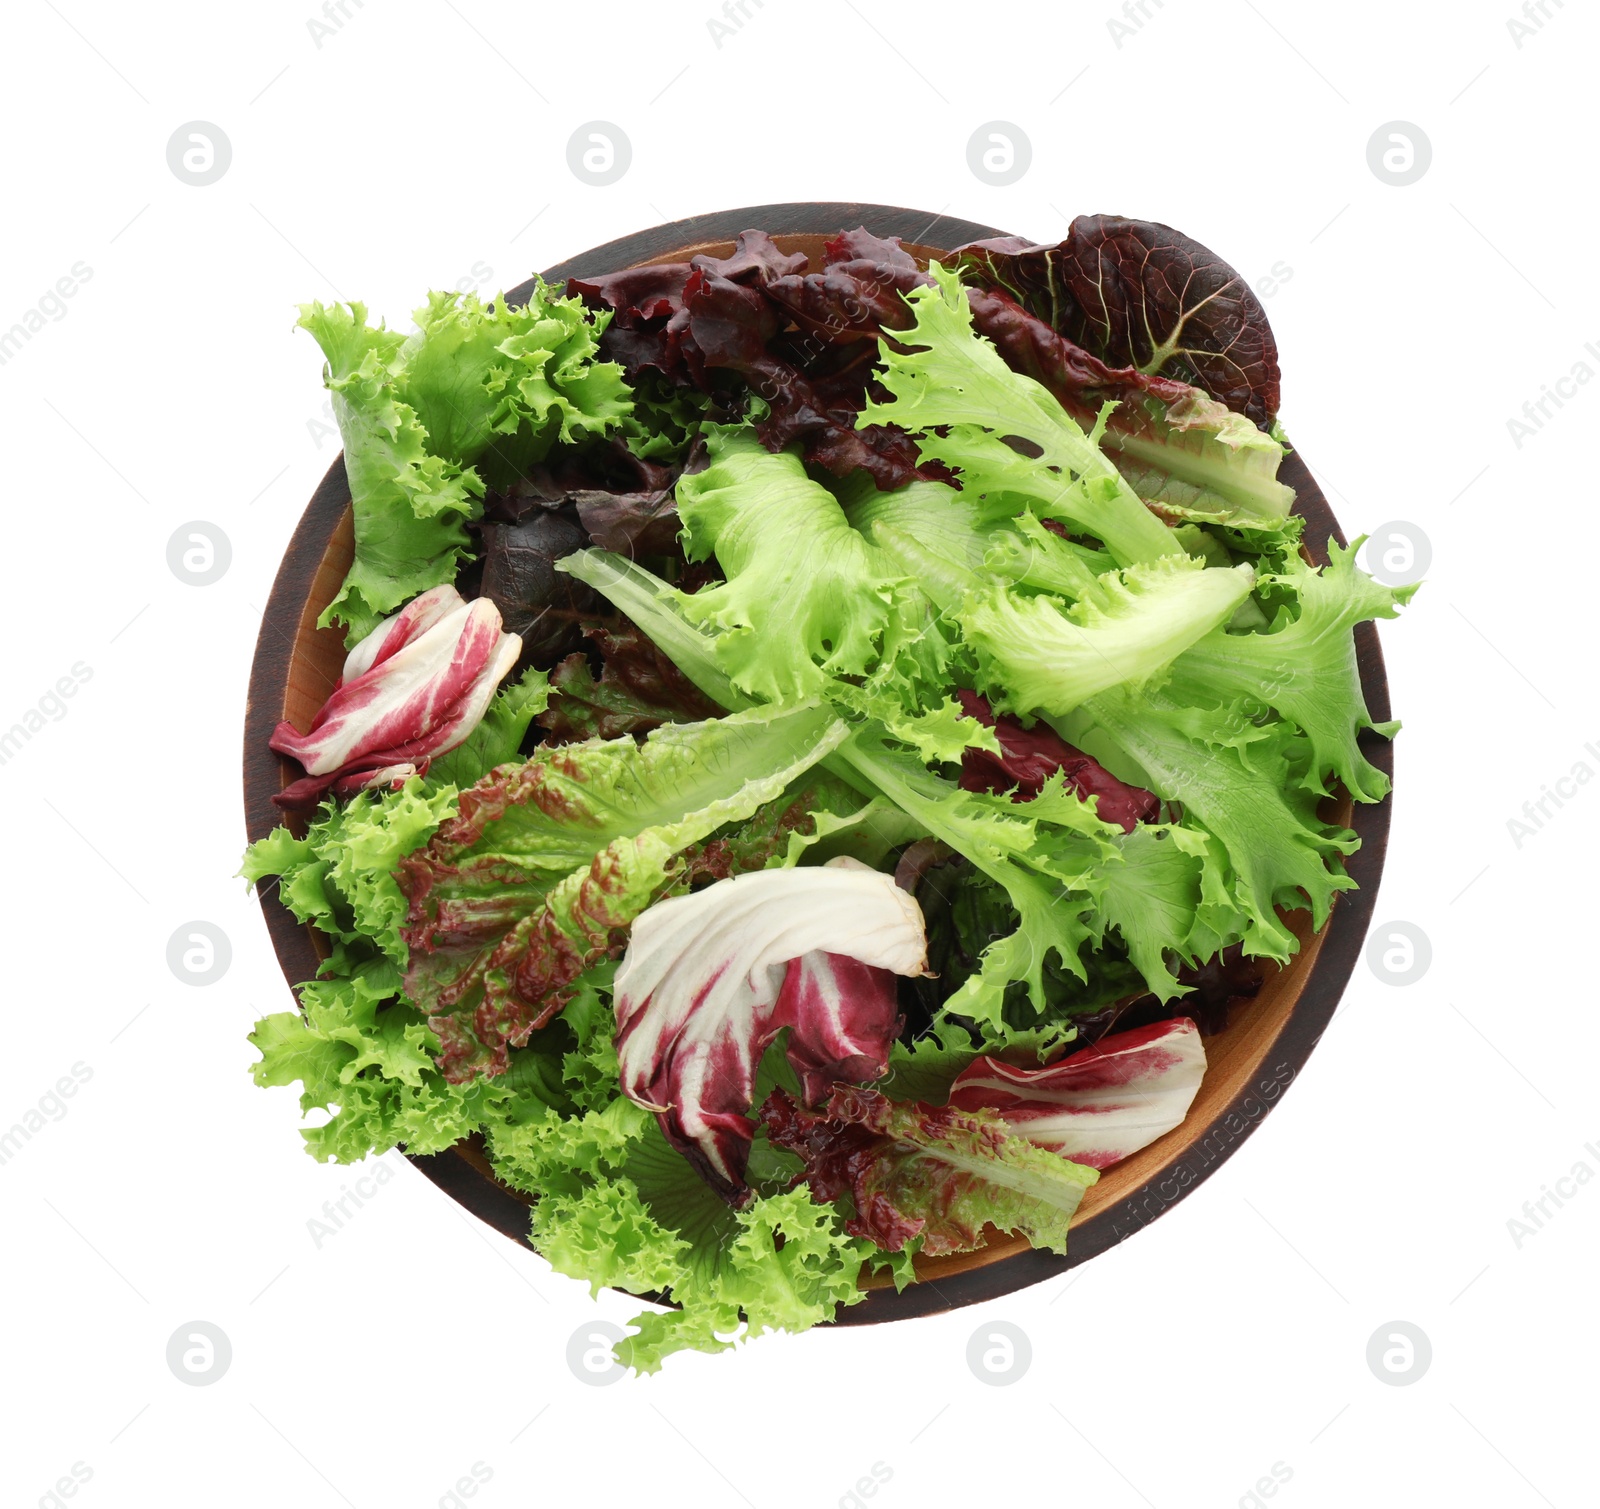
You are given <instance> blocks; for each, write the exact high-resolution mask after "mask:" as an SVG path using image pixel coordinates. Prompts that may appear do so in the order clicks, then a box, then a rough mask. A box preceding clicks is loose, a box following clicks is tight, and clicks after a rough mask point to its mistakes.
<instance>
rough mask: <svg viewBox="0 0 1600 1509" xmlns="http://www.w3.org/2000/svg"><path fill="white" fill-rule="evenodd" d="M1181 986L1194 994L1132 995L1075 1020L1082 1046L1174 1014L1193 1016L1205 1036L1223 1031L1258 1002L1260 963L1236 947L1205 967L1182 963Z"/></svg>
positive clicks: (1163, 1020)
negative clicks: (1245, 1005) (1246, 1005)
mask: <svg viewBox="0 0 1600 1509" xmlns="http://www.w3.org/2000/svg"><path fill="white" fill-rule="evenodd" d="M1176 974H1177V977H1178V983H1179V984H1180V985H1187V986H1188V987H1190V989H1189V994H1188V995H1185V996H1174V997H1173V999H1172V1000H1170V1001H1166V1002H1162V1001H1159V1000H1157V998H1156V997H1155V996H1153V995H1130V996H1128V997H1126V998H1124V999H1123V1000H1120V1001H1113V1002H1112V1003H1111V1004H1110V1005H1107V1006H1103V1007H1101V1008H1100V1009H1099V1010H1098V1011H1093V1012H1088V1013H1085V1014H1083V1015H1080V1016H1074V1017H1073V1019H1072V1023H1073V1026H1075V1027H1076V1028H1077V1029H1078V1037H1077V1039H1076V1041H1077V1042H1078V1043H1083V1044H1087V1043H1094V1042H1098V1041H1099V1040H1100V1039H1101V1038H1102V1037H1104V1036H1105V1035H1106V1034H1107V1033H1108V1032H1110V1031H1111V1030H1112V1028H1113V1027H1114V1028H1116V1030H1117V1031H1118V1032H1124V1031H1127V1030H1128V1029H1130V1028H1133V1027H1147V1026H1149V1025H1150V1024H1151V1023H1152V1022H1165V1021H1169V1020H1170V1019H1171V1018H1173V1017H1175V1016H1186V1017H1192V1018H1193V1020H1194V1023H1195V1025H1196V1026H1197V1027H1198V1028H1199V1029H1200V1031H1201V1033H1202V1035H1203V1036H1205V1037H1211V1036H1212V1035H1213V1034H1215V1033H1218V1032H1221V1031H1222V1029H1223V1028H1224V1027H1226V1026H1227V1025H1228V1015H1229V1013H1230V1012H1231V1011H1232V1010H1233V1008H1234V1007H1235V1006H1237V1005H1239V1004H1240V1003H1241V1002H1243V1001H1248V1000H1253V999H1254V998H1255V996H1257V995H1258V994H1259V993H1260V991H1261V984H1262V975H1261V962H1260V961H1259V960H1258V959H1248V958H1246V957H1245V954H1244V945H1243V944H1240V943H1235V944H1232V945H1231V946H1229V947H1228V948H1225V949H1223V950H1222V952H1221V953H1219V954H1214V955H1213V956H1212V957H1211V958H1209V959H1207V960H1206V961H1205V962H1204V963H1201V964H1180V965H1179V966H1178V968H1177V970H1176Z"/></svg>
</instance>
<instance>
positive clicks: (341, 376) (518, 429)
mask: <svg viewBox="0 0 1600 1509" xmlns="http://www.w3.org/2000/svg"><path fill="white" fill-rule="evenodd" d="M416 318H417V323H418V329H417V330H416V332H415V333H414V334H412V335H410V336H404V335H402V334H400V333H399V332H398V331H391V330H386V329H384V328H383V327H382V326H381V325H379V326H378V327H376V328H374V327H372V326H369V325H368V324H367V310H366V306H365V305H363V304H359V303H352V304H348V305H343V304H335V305H331V306H325V305H322V304H319V303H311V304H306V305H302V306H301V310H300V321H299V323H300V325H301V327H302V328H303V329H306V330H308V331H310V332H311V334H312V335H313V336H314V337H315V338H316V341H317V343H318V345H320V346H321V347H322V351H323V355H324V356H325V357H326V358H327V365H326V368H325V370H324V380H325V382H326V383H327V386H328V388H329V390H330V392H331V393H332V395H333V411H334V417H335V419H336V420H337V421H338V425H339V433H340V437H341V439H342V440H343V441H344V462H345V473H346V475H347V477H348V478H349V482H350V498H351V505H352V508H353V511H354V515H355V537H356V548H355V559H354V561H353V563H352V564H351V567H350V571H349V574H348V575H347V576H346V578H345V581H344V585H343V586H342V587H341V589H340V591H339V593H338V595H337V596H336V597H335V598H334V600H333V602H332V603H330V604H329V606H328V608H327V609H326V611H325V612H324V613H323V615H322V617H321V619H320V620H319V623H321V624H323V625H327V624H329V623H332V622H334V621H338V622H341V623H344V624H345V625H347V627H348V630H349V633H348V637H347V643H350V644H354V643H355V642H356V641H357V640H358V639H360V638H362V637H363V636H365V635H366V634H367V633H368V632H370V630H371V629H372V628H373V627H374V626H375V625H376V624H377V622H378V620H379V619H381V618H382V617H384V615H385V614H387V613H389V612H391V611H392V610H393V609H395V608H397V607H399V606H400V604H401V603H403V602H405V601H406V600H407V599H408V598H411V597H414V596H416V594H417V593H419V592H422V591H425V590H426V589H427V588H429V587H436V586H439V585H440V584H441V583H444V582H448V581H451V580H453V579H454V577H455V574H456V569H457V566H458V565H459V563H460V560H461V557H462V554H463V552H464V551H465V550H466V549H467V546H468V539H467V534H466V530H465V528H464V527H463V526H464V524H465V522H466V521H467V520H470V519H474V518H476V517H477V516H478V514H479V512H480V511H481V509H482V498H483V495H484V481H483V477H482V476H481V475H480V473H479V471H478V470H474V466H475V464H477V463H480V462H481V463H482V469H483V470H484V471H485V472H486V473H487V475H488V476H489V478H490V480H491V481H495V482H497V483H498V482H504V481H506V480H509V479H510V478H511V477H514V476H516V475H517V474H518V473H519V471H520V470H521V469H523V468H525V467H527V466H528V465H530V464H532V463H533V462H535V461H537V460H539V459H541V458H542V457H543V456H544V454H545V453H546V452H547V451H548V450H549V448H550V446H551V445H552V444H553V443H555V441H556V440H558V439H561V440H572V439H576V438H579V437H581V436H584V435H598V434H603V433H605V432H606V431H608V430H612V429H615V428H617V427H618V426H620V425H621V423H622V421H623V419H624V418H626V416H627V415H628V414H629V413H630V412H631V411H632V399H631V396H630V394H629V390H628V388H627V385H626V384H625V383H624V381H623V379H622V369H621V368H620V367H619V366H617V365H615V364H614V363H611V362H599V361H596V360H595V359H594V358H595V355H596V353H597V351H598V341H599V336H600V333H601V332H602V331H603V330H604V329H605V326H606V324H607V323H608V321H609V315H606V314H599V315H596V314H593V313H591V312H590V311H588V310H586V309H585V308H584V306H583V303H582V301H581V300H578V299H564V298H559V297H557V296H556V295H554V294H553V293H551V292H550V291H549V290H548V289H546V288H545V287H544V285H543V284H540V285H539V286H538V287H537V288H536V289H535V292H534V294H533V296H532V297H531V298H530V299H529V301H528V303H527V304H526V305H525V306H523V307H520V308H516V309H513V308H510V307H508V306H507V305H506V303H505V300H504V299H503V298H502V299H500V300H499V301H497V302H496V303H495V304H492V305H488V304H484V303H483V302H482V301H480V300H479V299H478V298H477V297H476V296H475V295H473V294H467V295H461V294H457V293H435V294H430V295H429V298H428V303H427V304H426V305H425V306H424V307H423V308H421V309H419V310H418V311H417V314H416Z"/></svg>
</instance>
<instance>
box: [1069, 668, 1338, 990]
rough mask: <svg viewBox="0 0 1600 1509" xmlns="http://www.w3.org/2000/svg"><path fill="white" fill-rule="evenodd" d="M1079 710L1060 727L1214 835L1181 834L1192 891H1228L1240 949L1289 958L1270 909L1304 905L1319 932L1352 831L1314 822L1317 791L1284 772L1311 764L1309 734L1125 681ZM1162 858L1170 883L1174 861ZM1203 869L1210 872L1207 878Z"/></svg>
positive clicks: (1289, 937) (1284, 934) (1291, 947)
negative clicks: (1094, 738)
mask: <svg viewBox="0 0 1600 1509" xmlns="http://www.w3.org/2000/svg"><path fill="white" fill-rule="evenodd" d="M1081 713H1082V718H1083V719H1085V720H1089V721H1088V723H1087V724H1086V723H1085V722H1084V721H1081V720H1080V721H1069V722H1062V724H1061V729H1062V732H1063V733H1064V734H1065V735H1066V736H1067V737H1069V738H1073V737H1075V736H1076V737H1078V738H1080V739H1081V738H1082V737H1083V734H1084V730H1085V728H1086V726H1087V727H1089V728H1092V730H1093V732H1094V733H1095V734H1096V735H1098V736H1099V738H1101V739H1103V740H1104V741H1106V742H1107V743H1108V744H1109V745H1110V746H1111V749H1112V751H1113V752H1114V756H1113V757H1114V758H1115V757H1117V756H1120V757H1122V758H1120V759H1118V763H1119V764H1121V765H1122V767H1123V770H1128V769H1137V770H1138V771H1139V772H1140V775H1139V779H1140V780H1141V781H1143V783H1144V784H1145V785H1146V786H1147V788H1148V789H1149V790H1151V791H1154V792H1155V793H1156V794H1157V795H1158V796H1160V797H1161V798H1162V799H1163V800H1164V801H1169V802H1178V803H1181V804H1182V808H1183V823H1182V827H1183V828H1184V829H1188V830H1195V829H1199V830H1203V832H1204V833H1206V834H1208V835H1210V836H1211V837H1213V838H1215V839H1216V841H1217V844H1216V845H1215V846H1213V845H1208V844H1205V843H1203V842H1200V841H1197V840H1194V839H1188V840H1181V842H1186V843H1187V845H1188V852H1189V853H1191V854H1192V855H1194V856H1196V857H1200V858H1201V859H1202V860H1203V862H1204V863H1203V868H1202V873H1201V875H1200V881H1201V887H1202V892H1201V894H1202V896H1203V897H1205V896H1209V898H1210V902H1211V905H1212V906H1213V908H1214V909H1215V908H1216V907H1217V906H1218V904H1219V903H1220V902H1221V899H1222V898H1223V897H1226V898H1227V904H1228V905H1229V906H1231V909H1232V910H1233V911H1234V912H1235V913H1236V914H1237V918H1238V924H1239V925H1238V929H1237V935H1238V936H1239V937H1240V938H1242V940H1243V942H1244V947H1245V952H1246V953H1249V954H1253V955H1259V956H1263V957H1266V958H1269V959H1273V960H1276V961H1277V962H1279V963H1287V962H1288V960H1289V959H1290V958H1291V957H1292V956H1293V954H1294V952H1295V950H1296V948H1297V947H1298V946H1299V945H1298V942H1297V940H1296V938H1295V936H1294V934H1293V933H1292V932H1290V930H1289V929H1288V927H1286V926H1285V925H1284V923H1283V922H1282V921H1281V920H1280V919H1279V917H1278V915H1277V912H1276V910H1275V908H1276V907H1277V906H1279V905H1282V906H1286V907H1297V906H1309V908H1310V910H1311V915H1312V920H1313V922H1314V924H1315V925H1316V926H1317V927H1321V926H1322V924H1323V922H1325V921H1326V920H1327V916H1328V909H1329V907H1330V906H1331V905H1332V902H1333V898H1334V896H1335V895H1337V894H1338V892H1340V891H1344V890H1349V889H1351V888H1352V887H1353V886H1354V885H1355V882H1354V881H1353V880H1351V879H1350V878H1349V877H1348V876H1347V875H1345V874H1344V871H1343V868H1342V865H1341V864H1340V858H1341V856H1343V855H1345V854H1349V853H1351V852H1352V851H1353V850H1354V849H1355V848H1356V845H1357V842H1358V841H1357V839H1356V837H1355V835H1354V834H1352V833H1350V832H1348V831H1347V830H1345V829H1341V828H1335V827H1332V826H1330V825H1328V824H1325V823H1323V822H1322V821H1321V820H1320V819H1319V818H1318V816H1317V813H1316V802H1317V799H1316V796H1315V795H1314V794H1313V793H1311V792H1309V791H1307V790H1305V789H1303V787H1302V785H1301V784H1300V783H1298V782H1296V781H1295V780H1294V779H1293V776H1294V775H1295V773H1296V772H1297V771H1298V770H1300V769H1302V768H1303V767H1304V764H1305V762H1306V761H1307V760H1308V759H1309V749H1308V747H1307V741H1306V740H1305V739H1304V738H1303V737H1301V736H1300V735H1299V734H1297V733H1295V732H1294V730H1293V729H1292V728H1291V727H1289V726H1288V725H1286V724H1282V723H1277V724H1270V725H1267V726H1265V727H1257V726H1255V725H1253V724H1250V723H1249V722H1248V721H1247V720H1242V719H1239V720H1235V719H1231V718H1230V717H1228V716H1227V715H1226V714H1219V713H1215V712H1208V711H1206V710H1203V709H1196V708H1191V707H1187V706H1185V705H1184V704H1183V703H1180V702H1178V701H1177V700H1175V699H1174V698H1173V697H1171V696H1170V695H1168V694H1166V693H1165V692H1157V691H1146V692H1145V693H1143V694H1142V695H1141V694H1136V693H1133V692H1131V691H1129V690H1128V689H1127V688H1125V687H1118V688H1114V689H1112V690H1111V691H1108V692H1103V693H1101V694H1100V695H1099V696H1097V697H1095V698H1092V699H1091V700H1090V701H1089V702H1087V703H1085V704H1084V707H1083V709H1082V710H1081ZM1080 747H1088V746H1087V745H1080ZM1124 778H1125V779H1126V778H1127V777H1126V776H1125V777H1124ZM1168 863H1169V864H1171V865H1172V866H1173V867H1174V868H1173V869H1172V870H1171V872H1170V876H1169V880H1171V879H1176V874H1177V871H1176V868H1175V867H1176V861H1175V860H1173V861H1168ZM1207 867H1220V868H1219V869H1218V873H1216V874H1215V875H1213V876H1211V877H1209V878H1208V877H1207V875H1206V874H1205V873H1204V869H1205V868H1207ZM1167 888H1168V887H1167V886H1163V887H1162V889H1163V890H1166V889H1167ZM1213 918H1215V911H1213ZM1167 941H1169V942H1170V941H1171V940H1170V939H1169V940H1167ZM1229 941H1231V940H1229ZM1196 951H1197V950H1196ZM1155 983H1156V982H1152V984H1155Z"/></svg>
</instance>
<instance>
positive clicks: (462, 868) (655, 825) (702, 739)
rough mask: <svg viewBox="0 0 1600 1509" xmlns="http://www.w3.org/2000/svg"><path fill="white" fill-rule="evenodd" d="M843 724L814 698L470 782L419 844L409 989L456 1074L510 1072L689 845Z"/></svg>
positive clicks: (812, 755)
mask: <svg viewBox="0 0 1600 1509" xmlns="http://www.w3.org/2000/svg"><path fill="white" fill-rule="evenodd" d="M844 735H845V728H844V725H843V724H841V723H840V722H839V721H838V719H837V718H836V717H835V716H834V714H833V713H832V711H831V710H830V709H828V708H826V707H824V706H819V705H817V704H815V703H808V704H804V705H801V706H799V707H796V708H791V709H787V710H784V711H770V712H769V711H766V710H752V711H751V712H748V713H744V714H735V715H732V716H729V717H725V718H717V719H712V720H710V721H708V722H703V723H695V724H669V725H665V726H663V727H661V728H659V729H657V730H655V732H653V733H652V734H650V735H649V737H648V738H647V739H646V740H645V741H644V743H643V744H637V743H635V742H634V740H633V739H631V738H628V737H626V736H624V737H623V738H620V739H614V740H608V741H595V742H592V743H588V744H569V745H562V746H560V747H558V748H555V749H548V748H546V749H541V750H539V751H537V752H536V753H535V754H534V756H533V757H532V758H531V759H529V760H527V761H526V762H525V763H523V764H522V765H519V766H513V767H507V768H504V769H502V770H500V771H498V772H497V773H496V774H495V775H494V776H493V777H491V778H490V779H488V780H486V781H484V782H481V783H480V784H479V785H478V786H476V787H474V788H472V789H471V790H469V791H466V792H464V793H462V796H461V799H460V812H459V815H458V816H457V817H456V819H455V820H454V821H452V822H451V823H449V824H447V825H446V826H445V827H444V828H443V829H441V831H440V832H439V834H438V835H437V836H436V838H435V839H434V840H433V842H432V843H430V844H429V846H428V847H427V849H426V850H425V851H424V852H422V853H419V854H414V855H411V856H409V857H408V858H407V859H406V860H405V861H404V864H403V866H402V872H401V877H400V886H401V888H402V889H403V890H404V892H405V894H406V897H407V899H408V902H409V912H408V917H407V922H406V927H405V934H404V936H405V941H406V943H407V944H408V945H409V948H410V965H409V968H408V970H407V974H406V989H407V992H408V994H409V995H410V996H411V998H412V1000H414V1001H415V1002H416V1003H417V1004H418V1005H419V1006H421V1007H422V1008H423V1009H424V1010H426V1011H427V1012H428V1014H429V1019H430V1022H431V1023H432V1025H433V1027H434V1030H435V1031H436V1032H438V1034H439V1037H440V1041H441V1044H442V1053H441V1058H440V1063H441V1067H442V1068H443V1070H444V1072H445V1073H446V1075H447V1076H448V1077H450V1078H451V1079H452V1080H459V1079H463V1078H470V1077H471V1076H473V1075H475V1074H480V1073H490V1074H498V1073H502V1072H504V1069H505V1067H506V1064H507V1062H508V1051H509V1049H510V1048H511V1047H513V1046H516V1045H519V1044H520V1043H522V1042H523V1041H525V1040H526V1038H527V1035H528V1033H529V1032H530V1031H532V1030H533V1029H534V1028H535V1027H537V1026H540V1025H542V1024H543V1023H544V1022H545V1021H546V1020H548V1019H549V1017H550V1015H551V1014H552V1013H553V1012H554V1011H556V1010H558V1009H559V1008H560V1007H561V1006H562V1005H563V1004H564V1003H565V1001H566V1000H567V998H568V992H569V990H570V988H571V986H572V982H573V981H575V980H576V979H577V978H578V977H579V976H580V975H581V974H582V973H583V971H584V970H585V969H587V968H589V967H590V966H592V965H593V964H595V963H596V962H597V961H598V960H599V959H601V958H602V957H604V955H605V953H606V951H607V950H608V948H609V946H610V939H611V934H612V932H613V930H615V929H617V928H621V927H625V926H626V925H627V924H628V923H629V922H631V921H632V920H633V918H634V917H636V916H637V915H638V914H639V913H640V912H641V911H643V910H644V909H645V908H646V907H647V906H649V905H650V904H651V903H652V902H653V901H655V900H657V899H658V898H660V897H661V896H662V895H664V894H666V892H667V890H668V888H669V886H670V885H672V883H673V882H674V881H676V880H678V879H679V878H681V877H682V876H683V871H684V865H683V863H682V861H681V860H680V859H679V857H678V856H679V855H680V854H681V853H682V851H683V850H685V849H687V848H688V847H689V846H691V845H693V844H697V843H699V842H701V841H702V840H704V839H706V838H708V837H710V835H711V834H712V833H714V832H715V831H716V830H717V829H718V828H721V827H723V826H724V825H725V824H728V823H734V822H739V821H742V820H743V819H746V818H748V817H750V816H751V815H752V814H753V813H754V812H755V811H756V810H757V809H758V808H759V807H761V806H762V805H763V804H764V803H767V802H770V801H772V800H773V799H774V798H776V797H778V796H779V795H781V794H782V792H783V791H784V789H785V788H786V787H787V786H788V785H789V783H790V782H791V781H793V780H794V779H795V778H796V777H798V776H800V775H801V774H803V773H804V772H805V771H806V770H808V769H809V768H810V767H811V766H812V765H814V764H815V763H816V761H817V760H818V759H820V758H821V757H822V756H823V755H825V754H826V753H828V751H829V750H830V749H832V748H834V747H835V746H836V745H837V744H838V743H839V741H840V740H841V739H842V738H843V737H844Z"/></svg>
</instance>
